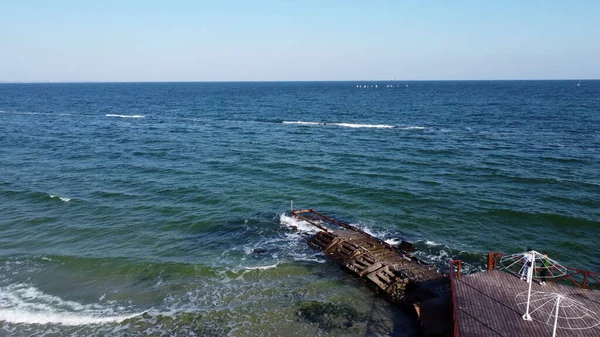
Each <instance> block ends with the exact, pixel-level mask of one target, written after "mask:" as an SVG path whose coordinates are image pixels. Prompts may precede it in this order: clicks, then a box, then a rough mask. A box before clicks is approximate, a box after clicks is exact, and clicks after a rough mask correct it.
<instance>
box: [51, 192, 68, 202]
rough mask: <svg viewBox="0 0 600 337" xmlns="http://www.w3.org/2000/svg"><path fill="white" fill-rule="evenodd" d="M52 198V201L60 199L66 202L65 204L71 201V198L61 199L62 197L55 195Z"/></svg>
mask: <svg viewBox="0 0 600 337" xmlns="http://www.w3.org/2000/svg"><path fill="white" fill-rule="evenodd" d="M50 198H52V199H54V198H59V199H60V200H61V201H64V202H69V201H71V198H66V197H61V196H60V195H54V194H50Z"/></svg>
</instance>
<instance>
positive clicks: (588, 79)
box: [0, 78, 600, 84]
mask: <svg viewBox="0 0 600 337" xmlns="http://www.w3.org/2000/svg"><path fill="white" fill-rule="evenodd" d="M598 80H600V78H552V79H548V78H544V79H541V78H527V79H435V80H431V79H430V80H416V79H410V80H409V79H384V80H382V79H362V80H201V81H195V80H190V81H177V80H175V81H93V80H92V81H69V80H65V81H56V80H45V81H39V80H35V81H3V80H0V84H19V83H21V84H25V83H31V84H61V83H63V84H69V83H294V82H296V83H306V82H340V83H346V82H354V83H356V82H492V81H495V82H500V81H598Z"/></svg>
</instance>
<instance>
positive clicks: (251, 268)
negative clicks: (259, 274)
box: [244, 263, 279, 270]
mask: <svg viewBox="0 0 600 337" xmlns="http://www.w3.org/2000/svg"><path fill="white" fill-rule="evenodd" d="M277 265H279V263H275V264H272V265H267V266H256V267H244V269H246V270H267V269H273V268H277Z"/></svg>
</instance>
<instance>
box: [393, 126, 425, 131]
mask: <svg viewBox="0 0 600 337" xmlns="http://www.w3.org/2000/svg"><path fill="white" fill-rule="evenodd" d="M399 129H400V130H427V128H426V127H424V126H405V127H400V128H399Z"/></svg>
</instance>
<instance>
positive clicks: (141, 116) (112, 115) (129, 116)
mask: <svg viewBox="0 0 600 337" xmlns="http://www.w3.org/2000/svg"><path fill="white" fill-rule="evenodd" d="M106 117H118V118H146V116H143V115H117V114H106Z"/></svg>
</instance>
